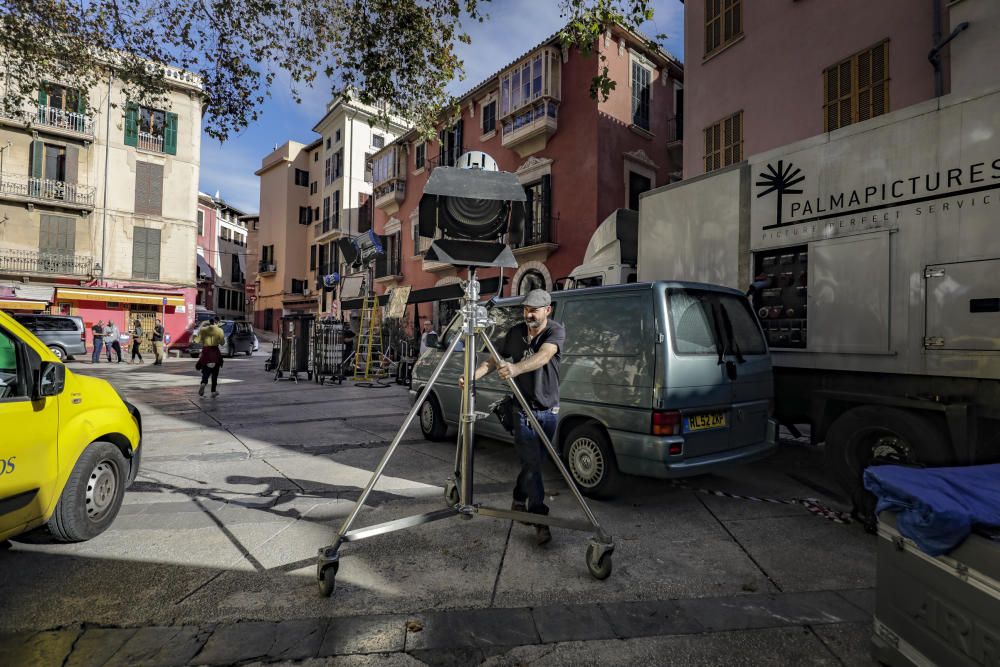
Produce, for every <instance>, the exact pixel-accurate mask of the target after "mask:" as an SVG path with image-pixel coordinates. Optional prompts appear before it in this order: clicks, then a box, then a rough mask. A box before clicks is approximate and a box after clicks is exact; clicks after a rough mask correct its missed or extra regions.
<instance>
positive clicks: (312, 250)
mask: <svg viewBox="0 0 1000 667" xmlns="http://www.w3.org/2000/svg"><path fill="white" fill-rule="evenodd" d="M309 270H310V271H315V270H316V244H315V243H313V244H312V245H311V246H309Z"/></svg>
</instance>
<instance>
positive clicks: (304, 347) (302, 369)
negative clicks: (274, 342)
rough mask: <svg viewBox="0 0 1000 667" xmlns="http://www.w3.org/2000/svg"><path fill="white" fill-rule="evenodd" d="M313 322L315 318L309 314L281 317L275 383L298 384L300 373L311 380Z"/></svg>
mask: <svg viewBox="0 0 1000 667" xmlns="http://www.w3.org/2000/svg"><path fill="white" fill-rule="evenodd" d="M315 322H316V316H315V315H312V314H309V313H302V314H294V315H283V316H282V318H281V333H280V335H279V336H278V364H277V366H276V368H275V369H274V381H275V382H277V381H278V380H293V381H295V382H298V381H299V374H300V373H304V374H305V375H306V376H307V377H308V378H309V379H310V380H311V379H312V377H313V351H312V347H313V325H314V324H315ZM286 374H287V375H286Z"/></svg>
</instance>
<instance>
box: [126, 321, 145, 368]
mask: <svg viewBox="0 0 1000 667" xmlns="http://www.w3.org/2000/svg"><path fill="white" fill-rule="evenodd" d="M130 333H131V334H132V359H131V360H130V361H129V363H130V364H134V363H135V358H136V357H139V363H140V364H141V363H144V362H143V361H142V354H140V353H139V344H140V343H141V342H142V322H140V321H139V318H138V317H137V318H136V319H135V322H133V323H132V331H131V332H130Z"/></svg>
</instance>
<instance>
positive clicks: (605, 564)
mask: <svg viewBox="0 0 1000 667" xmlns="http://www.w3.org/2000/svg"><path fill="white" fill-rule="evenodd" d="M611 553H612V552H611V551H606V550H602V549H601V548H600V547H598V546H597V545H594V544H591V545H590V546H588V547H587V569H588V570H590V576H592V577H593V578H594V579H607V578H608V577H610V576H611Z"/></svg>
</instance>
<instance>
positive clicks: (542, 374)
mask: <svg viewBox="0 0 1000 667" xmlns="http://www.w3.org/2000/svg"><path fill="white" fill-rule="evenodd" d="M551 304H552V297H551V296H550V295H549V293H548V292H546V291H545V290H541V289H536V290H531V291H530V292H528V295H527V296H526V297H525V298H524V303H523V304H522V306H523V311H524V312H523V314H524V321H523V322H519V323H518V324H515V325H514V326H512V327H511V328H510V330H509V331H508V332H507V336H506V337H505V338H504V340H503V345H501V346H500V349H499V350H497V351H498V352H499V353H500V354H501V355H503V357H504V359H507V358H510V359H512V360H513V362H514V363H510V362H507V361H499V362H498V361H497V360H495V359H493V358H490V359H489V360H487V361H484V362H483V363H481V364H480V365H479V367H478V368H476V374H475V378H476V379H477V380H478V379H479V378H481V377H483V376H484V375H487V374H489V373H491V372H493V371H494V370H496V371H497V374H498V375H499V376H500V377H501V379H503V380H506V379H507V378H514V382H516V383H517V387H518V389H520V390H521V393H522V394H523V395H524V399H525V401H527V403H528V405H529V407H531V411H532V412H533V413H534V415H535V419H537V420H538V423H539V424H540V425H541V426H542V429H543V430H544V431H545V435H547V436H548V438H549V441H551V440H552V439H553V438H554V437H555V433H556V421H557V419H558V417H557V415H558V414H559V360H560V355H561V352H562V348H563V344H564V343H565V341H566V330H565V329H564V328H563V325H561V324H559V323H558V322H556V321H555V320H550V319H549V315H550V314H551V313H552V305H551ZM458 384H459V387H464V386H465V382H464V379H463V378H459V382H458ZM514 449H515V450H516V451H517V456H518V458H519V459H520V460H521V472H520V474H519V475H518V476H517V482H516V484H515V486H514V502H513V504H512V505H511V509H512V510H514V511H517V512H525V511H527V512H531V513H533V514H542V515H546V514H548V513H549V508H548V507H547V506H546V505H545V486H544V484H543V482H542V462H543V461H544V460H545V445H543V444H542V441H541V439H540V438H539V437H538V435H537V434H536V433H535V432H534V431H533V430H532V428H531V422H529V421H528V418H527V416H526V415H525V414H524V412H523V411H519V412H518V420H517V424H516V425H515V426H514ZM551 539H552V532H551V531H550V530H549V527H548V526H541V525H536V526H535V541H536V542H537V543H538V544H539V545H542V544H545V543H547V542H549V541H550V540H551Z"/></svg>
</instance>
